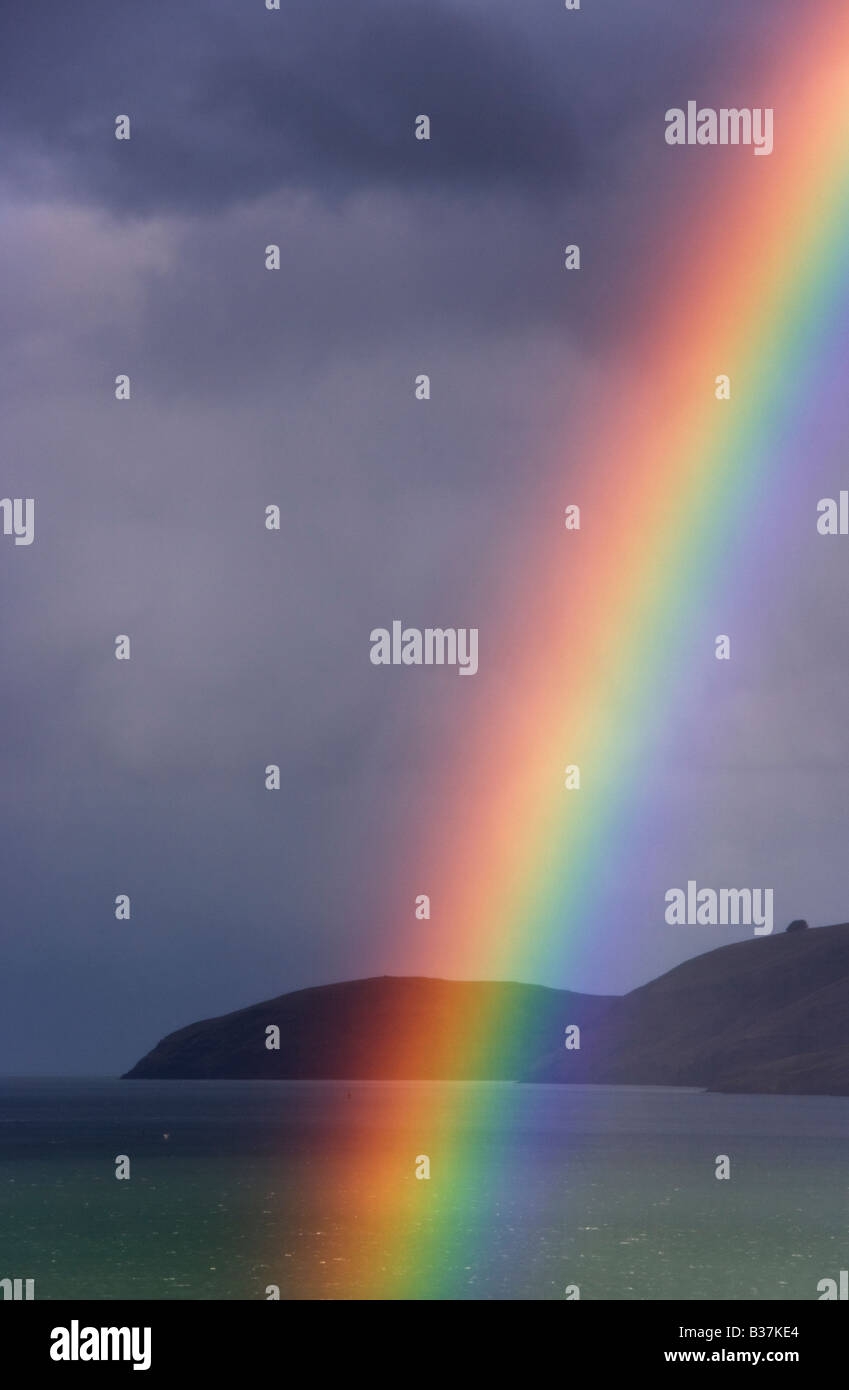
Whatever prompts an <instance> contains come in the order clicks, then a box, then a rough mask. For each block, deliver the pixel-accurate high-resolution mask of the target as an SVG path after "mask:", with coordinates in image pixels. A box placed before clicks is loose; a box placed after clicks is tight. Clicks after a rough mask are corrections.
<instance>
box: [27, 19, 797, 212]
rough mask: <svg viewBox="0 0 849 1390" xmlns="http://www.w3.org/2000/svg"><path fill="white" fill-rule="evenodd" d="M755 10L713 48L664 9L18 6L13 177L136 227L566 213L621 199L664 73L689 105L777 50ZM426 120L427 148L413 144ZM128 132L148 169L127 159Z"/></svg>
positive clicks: (135, 154) (717, 27)
mask: <svg viewBox="0 0 849 1390" xmlns="http://www.w3.org/2000/svg"><path fill="white" fill-rule="evenodd" d="M785 2H786V0H785ZM783 7H784V6H783V4H782V6H781V8H783ZM752 8H753V13H752V14H751V15H750V16H749V17H748V23H747V24H746V25H745V26H744V27H743V28H742V30H741V29H740V26H739V25H736V26H735V27H734V28H733V29H731V28H730V26H729V34H730V42H729V44H728V45H727V46H726V45H724V44H723V43H722V42H721V36H722V33H723V25H724V22H725V23H727V22H728V21H729V20H730V18H731V14H730V12H729V13H728V14H727V15H726V16H724V18H723V14H722V7H720V13H719V15H718V16H717V17H716V19H715V21H714V27H713V29H712V31H711V33H712V36H713V39H714V43H713V44H708V45H705V44H704V43H703V42H701V41H700V39H699V25H698V22H697V21H696V22H695V23H694V24H692V25H690V24H688V23H687V22H686V21H684V20H683V19H682V17H681V16H680V15H676V14H674V13H673V12H672V11H671V9H670V6H669V5H668V4H666V3H665V0H664V2H663V3H661V2H660V0H652V3H643V4H639V5H635V4H633V3H632V0H627V3H626V0H618V3H616V4H613V5H610V4H608V5H605V6H604V7H594V6H592V5H588V6H587V7H586V10H585V11H584V12H581V14H580V15H579V16H577V15H576V16H574V17H570V16H566V15H564V14H562V13H561V12H560V8H559V7H558V6H556V5H553V4H551V3H550V0H523V3H522V5H521V6H517V5H514V4H512V3H507V0H497V3H487V4H482V3H467V4H460V3H447V0H442V3H430V4H428V5H420V4H415V3H412V0H409V2H406V0H357V3H356V4H352V5H343V4H334V5H327V4H318V3H315V0H287V3H286V4H285V6H284V8H283V10H282V11H281V12H280V13H279V14H274V13H269V12H267V11H266V10H265V9H264V6H263V5H262V4H261V0H251V2H250V3H243V4H240V5H235V4H231V3H228V0H197V3H195V4H188V3H184V4H181V5H176V6H175V5H174V4H173V3H172V0H148V3H146V4H145V5H144V6H139V5H138V4H136V3H134V2H132V0H77V2H76V3H74V4H72V5H70V4H68V3H66V0H47V2H46V3H41V4H39V5H29V4H24V3H17V4H15V3H13V4H10V5H7V6H5V7H4V10H3V15H2V19H0V117H2V122H3V126H4V130H5V132H6V140H7V143H6V149H5V154H4V161H3V167H4V168H5V169H6V171H7V172H9V171H11V172H13V173H14V174H15V176H16V177H19V178H25V179H26V178H28V179H30V180H32V179H36V178H38V177H39V176H40V177H46V176H47V175H46V172H45V166H44V161H46V163H47V165H49V166H52V167H53V168H54V170H59V171H61V177H62V179H63V180H64V182H65V183H66V185H67V187H69V188H72V189H73V190H74V192H75V194H76V195H77V196H80V195H82V196H90V197H93V198H95V199H97V200H99V201H102V202H104V203H106V204H107V205H109V206H111V207H114V208H119V209H124V210H127V211H134V212H145V211H147V212H150V211H153V210H161V209H183V210H188V209H195V210H197V209H201V208H214V207H219V206H222V205H224V204H227V203H230V202H234V201H240V200H244V199H251V198H255V197H259V196H262V195H263V194H267V193H269V192H272V191H274V190H277V189H280V188H288V189H319V190H320V191H321V194H322V196H323V197H326V198H329V199H334V198H339V197H342V196H345V195H347V194H350V193H351V192H354V191H362V190H363V189H369V188H388V187H392V188H407V189H417V190H420V189H421V188H422V187H427V186H428V185H432V186H436V187H440V188H442V189H444V190H446V191H448V192H450V193H451V194H452V196H465V195H467V194H468V193H474V192H476V191H478V190H481V189H498V190H501V191H507V190H510V189H512V190H513V191H514V192H517V191H520V192H525V193H531V194H533V195H535V196H540V197H544V198H546V199H550V198H552V197H557V196H558V195H563V194H564V193H567V192H568V191H570V190H575V189H580V188H582V187H584V186H586V185H587V184H588V183H589V184H590V185H595V186H599V185H601V184H603V182H604V180H605V178H606V177H607V176H608V174H609V166H610V162H611V160H613V161H614V163H615V162H617V160H618V158H620V157H622V156H625V157H627V153H628V152H627V142H628V132H629V128H630V126H631V124H632V122H633V120H634V117H635V115H637V113H638V112H639V108H640V104H641V102H642V101H644V99H645V97H646V94H647V93H648V92H650V91H651V90H652V85H653V81H654V79H656V77H657V76H658V74H664V73H669V72H670V71H671V72H674V74H675V83H676V85H677V86H680V84H682V83H686V82H687V81H688V80H689V78H690V76H691V75H692V76H695V75H696V74H700V75H701V76H702V77H705V75H708V76H709V75H710V74H711V73H712V72H722V73H724V74H725V76H726V78H727V76H728V75H729V73H733V71H734V70H735V67H737V66H739V65H741V64H745V63H746V61H747V60H748V59H750V58H751V45H752V44H753V43H755V42H757V43H761V42H762V36H761V35H760V33H759V28H758V18H757V16H758V10H759V8H760V7H759V6H754V7H752ZM775 8H776V7H775V5H773V7H772V11H771V13H773V16H774V11H775ZM659 36H660V37H661V38H662V42H659ZM662 109H663V107H662V106H660V107H659V108H658V110H657V112H656V113H655V120H659V119H660V116H661V115H662ZM421 112H424V113H427V114H429V115H430V116H431V117H432V120H433V131H434V138H433V139H432V141H431V142H430V143H429V144H424V143H423V142H422V143H420V142H416V141H414V140H413V138H412V130H413V121H414V118H415V117H416V116H417V115H418V114H419V113H421ZM124 113H126V114H129V115H130V116H131V118H132V120H133V142H132V158H131V159H129V158H128V157H127V156H128V150H127V148H126V147H125V146H124V145H123V144H122V143H120V142H117V141H115V140H114V138H113V128H114V118H115V116H116V115H118V114H124ZM623 136H624V138H625V147H624V149H623V148H622V146H621V141H622V138H623ZM590 151H591V155H590V153H589V152H590Z"/></svg>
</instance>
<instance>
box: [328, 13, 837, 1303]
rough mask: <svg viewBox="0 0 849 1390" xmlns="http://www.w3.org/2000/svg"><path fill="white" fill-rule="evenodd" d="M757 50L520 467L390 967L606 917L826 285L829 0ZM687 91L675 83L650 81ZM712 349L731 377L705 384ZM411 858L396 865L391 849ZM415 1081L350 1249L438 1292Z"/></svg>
mask: <svg viewBox="0 0 849 1390" xmlns="http://www.w3.org/2000/svg"><path fill="white" fill-rule="evenodd" d="M775 52H776V55H777V59H778V61H776V62H775V65H774V71H773V72H772V73H771V74H770V73H766V74H762V75H761V77H760V78H758V79H756V80H753V81H752V82H751V83H750V90H747V101H748V102H751V103H752V104H755V105H763V106H772V107H773V108H774V109H775V149H774V152H773V153H772V154H771V155H770V156H769V157H768V158H761V159H756V158H753V157H752V151H751V150H744V149H738V150H714V149H695V150H692V151H689V150H679V149H676V148H670V149H669V150H668V152H667V153H666V157H667V158H668V159H669V160H673V161H674V160H682V161H697V164H696V165H695V167H694V165H693V164H692V163H690V164H689V165H688V170H687V172H688V173H689V174H693V173H695V175H696V178H697V180H698V186H699V188H700V189H701V192H700V193H699V195H698V196H697V198H696V200H695V205H693V203H692V202H691V203H690V205H688V206H684V207H683V208H682V209H680V210H679V211H676V213H675V215H674V216H673V217H671V218H669V219H668V220H667V219H665V218H664V219H663V220H662V221H661V225H660V227H659V232H658V238H657V240H658V246H659V248H660V250H659V254H660V255H661V258H662V259H661V264H662V266H663V275H664V280H665V284H666V291H665V293H664V295H663V300H662V303H661V304H657V303H656V302H654V303H651V304H649V303H642V304H640V303H638V302H636V300H635V305H634V306H632V309H631V311H630V312H631V313H632V314H633V313H636V314H637V316H638V318H637V322H636V323H634V324H631V325H630V331H629V332H627V333H625V334H623V338H625V340H626V341H627V348H628V356H627V359H625V358H623V359H622V360H621V361H620V362H619V363H617V366H616V369H615V370H614V372H613V373H612V379H611V381H610V383H609V385H608V387H607V390H606V396H607V398H606V400H604V401H603V402H600V403H598V402H596V403H594V405H595V407H596V409H595V411H594V414H593V416H592V418H589V419H587V420H585V421H584V422H583V425H582V427H581V429H580V432H579V433H580V440H581V444H580V458H576V455H575V451H574V441H573V440H570V465H569V469H568V484H565V483H564V476H565V472H566V470H562V471H561V475H560V476H557V477H555V478H554V479H553V480H552V481H551V482H550V484H549V485H547V487H546V489H545V490H541V492H540V495H539V497H538V499H537V506H536V526H535V534H534V535H533V537H532V540H531V545H532V552H533V553H532V558H529V553H528V551H529V550H530V547H529V546H528V537H527V536H523V537H521V538H520V540H519V544H518V547H517V548H518V551H519V553H518V554H517V557H516V561H515V563H510V565H509V571H510V580H509V586H508V584H507V583H506V582H505V592H504V596H503V611H504V614H505V619H504V621H505V624H506V625H509V624H510V623H511V622H512V624H513V630H512V634H511V639H510V641H509V642H506V643H505V648H506V649H508V650H511V651H514V652H516V653H520V656H517V658H516V670H517V671H521V672H522V673H523V674H522V675H521V676H517V677H516V679H515V680H505V681H504V683H503V687H502V689H503V695H502V696H501V697H500V698H499V700H498V701H497V702H496V703H495V704H494V705H492V706H491V707H490V708H489V709H488V710H487V712H486V718H485V720H481V721H479V733H478V735H477V737H476V741H475V743H474V744H473V746H471V747H469V746H466V747H465V748H464V749H463V750H462V756H461V757H459V758H458V759H457V760H456V761H457V764H458V766H457V770H456V771H455V772H454V773H451V774H449V776H448V777H447V778H446V781H445V785H444V789H443V798H442V799H443V804H444V805H445V806H446V808H448V811H447V813H446V816H445V827H444V828H442V827H439V828H436V829H434V830H433V831H432V832H431V834H430V835H429V837H426V844H425V845H422V846H419V847H418V851H417V852H418V853H420V855H421V859H422V862H427V863H428V864H431V863H433V864H435V865H437V872H436V875H435V886H434V888H433V897H434V901H438V902H439V904H440V911H439V912H438V913H435V917H434V920H433V921H432V922H430V923H429V924H428V933H427V941H426V948H423V949H425V950H426V956H427V958H428V959H429V963H430V967H431V968H430V969H427V968H425V969H424V970H423V969H421V968H420V967H421V966H422V965H425V960H423V959H422V958H421V957H420V958H419V959H418V960H417V961H416V970H415V972H412V971H411V972H410V973H429V974H435V973H438V974H440V975H443V976H445V975H447V976H451V977H453V978H461V979H463V978H464V979H470V978H471V979H520V980H538V981H542V982H547V981H551V980H556V981H558V982H560V980H562V978H563V967H564V955H565V953H566V952H567V951H568V952H569V953H570V960H574V958H575V957H576V955H577V953H578V952H579V951H581V950H587V949H588V943H587V941H586V926H585V924H586V923H588V922H594V921H598V920H603V918H602V917H601V915H600V913H599V904H600V902H601V901H602V900H603V897H604V893H605V891H606V874H607V871H606V867H605V866H606V865H607V864H609V862H610V861H611V859H613V860H616V859H617V856H620V857H621V853H622V851H621V846H622V844H623V842H624V841H625V840H626V839H627V836H628V831H629V824H631V821H630V818H631V817H633V816H634V815H635V813H636V810H637V806H638V803H639V798H640V795H641V783H640V777H639V773H640V768H641V766H642V765H643V762H644V760H645V759H646V757H647V756H650V755H651V753H652V750H654V749H655V748H657V746H658V745H659V744H660V742H661V741H662V740H663V739H664V737H666V736H668V730H669V727H670V726H671V725H672V724H673V723H674V720H675V717H676V715H677V714H678V713H679V711H680V710H681V709H682V707H683V706H684V704H685V703H686V697H687V682H688V677H687V673H686V662H685V661H683V660H682V651H684V650H686V649H687V643H688V640H690V641H692V640H693V639H692V634H693V631H694V629H695V630H696V631H697V632H698V634H699V640H700V641H701V640H705V641H708V642H711V643H712V640H713V636H714V633H713V630H712V629H711V630H708V629H707V628H705V627H704V621H705V620H704V617H703V613H704V608H705V605H706V603H707V602H708V601H710V600H711V599H714V600H715V599H716V597H717V595H718V594H721V593H723V592H728V591H729V588H730V586H731V585H732V584H733V583H734V580H735V563H734V560H733V557H734V556H735V554H738V553H739V551H740V543H741V539H742V537H743V535H744V527H745V526H746V524H747V522H748V519H749V517H750V515H751V512H752V508H753V504H754V502H755V499H757V498H758V497H760V496H761V495H762V494H763V492H764V490H766V489H771V490H774V489H775V488H776V487H777V486H779V485H780V481H781V476H782V475H783V470H784V469H786V468H788V467H790V466H793V467H795V468H798V467H799V466H800V460H799V457H798V453H796V454H795V455H794V457H793V458H792V459H788V457H787V452H788V451H787V450H786V449H784V448H783V439H784V437H785V435H786V434H787V432H788V431H792V430H793V426H794V421H795V420H796V419H797V417H798V414H799V411H800V410H801V409H802V408H803V403H804V401H805V399H806V394H807V393H809V392H810V391H811V390H812V389H815V388H816V384H817V381H818V379H819V375H820V374H821V373H822V372H823V370H825V369H826V366H827V364H828V354H829V349H830V346H831V345H832V341H833V336H832V335H833V333H834V331H835V328H836V326H838V325H839V324H840V323H841V321H842V319H841V316H845V311H846V307H847V306H846V294H847V286H849V10H847V7H846V5H845V0H841V2H840V3H834V4H832V3H830V0H829V3H826V4H818V5H815V6H810V7H805V8H804V10H803V11H802V13H801V14H800V15H798V16H796V17H794V19H793V22H792V33H791V32H789V31H788V34H787V41H786V43H785V42H784V41H783V37H782V42H780V43H778V44H777V45H776V48H775ZM691 95H692V93H689V92H682V93H675V94H672V93H671V94H670V101H669V105H670V106H672V105H684V104H685V102H686V99H687V98H688V97H689V96H691ZM703 100H705V101H706V102H709V101H711V100H712V98H711V97H710V96H708V95H707V94H704V95H703ZM663 115H664V113H663V112H662V111H659V112H658V126H657V128H658V141H659V142H662V141H663ZM702 170H703V171H704V177H703V178H702V177H701V171H702ZM581 273H582V274H585V273H590V272H589V271H587V270H586V269H585V270H584V271H582V272H581ZM824 364H826V366H824ZM721 373H725V374H727V375H728V376H729V377H730V378H731V382H732V398H731V400H730V401H721V400H717V399H716V396H715V391H714V383H715V380H716V377H717V376H718V375H719V374H721ZM599 406H600V407H601V408H599ZM576 464H577V470H576V467H575V465H576ZM802 466H804V459H802ZM564 489H565V490H564ZM569 503H578V504H579V505H580V507H581V515H582V522H581V530H580V531H578V532H570V531H567V530H566V529H565V527H564V524H563V511H564V506H565V505H567V504H569ZM813 505H814V504H813V502H812V512H811V518H810V524H811V526H813V525H814V521H815V517H814V511H813ZM523 547H524V548H525V553H522V549H523ZM743 549H745V547H743ZM517 575H519V576H522V578H521V579H520V582H519V588H518V591H517V589H516V576H517ZM508 590H509V591H508ZM511 614H512V615H513V617H512V618H511V617H510V616H509V615H511ZM529 619H530V622H529ZM482 650H483V648H482ZM482 659H483V657H482ZM528 673H530V674H528ZM493 750H497V756H494V753H493ZM567 764H578V765H579V766H580V769H581V783H582V785H581V790H580V792H569V791H566V790H565V789H564V777H563V771H564V767H565V766H566V765H567ZM407 875H408V883H409V881H410V879H413V880H415V879H416V874H415V873H413V872H411V871H410V866H409V865H408V866H407ZM418 881H420V876H419V880H418ZM415 891H417V892H418V891H421V889H420V888H418V887H417V888H416V889H415ZM406 896H407V897H409V888H408V889H407V893H406ZM420 940H421V934H420ZM434 966H436V969H434V968H433V967H434ZM509 1024H510V1021H509V1020H506V1019H503V1018H501V1017H488V1018H483V1019H481V1018H477V1019H473V1020H470V1021H469V1023H468V1026H467V1027H466V1028H465V1029H464V1031H463V1034H462V1036H457V1037H456V1039H455V1040H454V1043H455V1046H456V1049H457V1053H458V1055H462V1056H464V1057H468V1058H470V1059H473V1058H474V1057H475V1055H476V1054H477V1053H478V1052H479V1051H480V1050H482V1049H485V1048H486V1044H487V1039H488V1038H489V1037H491V1036H492V1033H493V1031H494V1030H496V1029H503V1028H505V1027H509ZM506 1090H507V1088H504V1087H501V1088H494V1089H493V1091H492V1097H489V1095H488V1093H487V1092H486V1088H483V1098H482V1099H481V1100H480V1101H479V1103H480V1104H481V1105H483V1106H486V1105H490V1104H506V1103H507V1102H506V1101H504V1099H503V1096H504V1093H505V1091H506ZM430 1096H431V1092H430V1091H429V1090H428V1088H427V1087H426V1086H425V1087H423V1088H422V1090H421V1096H420V1098H419V1101H418V1102H417V1103H416V1104H417V1107H418V1108H417V1113H416V1115H415V1116H414V1117H413V1116H411V1117H409V1118H410V1125H409V1128H410V1131H411V1133H413V1132H415V1133H416V1134H418V1135H420V1139H419V1141H418V1146H417V1147H415V1148H413V1149H412V1152H409V1151H408V1152H406V1153H405V1154H404V1155H403V1156H402V1155H400V1154H398V1153H396V1152H395V1151H394V1150H393V1151H392V1153H388V1152H387V1154H386V1155H385V1156H383V1157H381V1155H376V1154H375V1153H374V1151H373V1145H371V1144H370V1146H369V1148H368V1151H366V1149H364V1150H363V1152H362V1154H361V1156H360V1157H361V1162H362V1165H363V1184H364V1189H363V1190H364V1192H365V1190H366V1189H368V1192H369V1193H370V1197H369V1198H368V1203H369V1205H368V1210H369V1212H370V1217H369V1220H370V1222H371V1225H370V1228H369V1229H370V1231H371V1237H372V1239H371V1240H370V1242H369V1250H370V1252H371V1253H370V1254H369V1255H368V1256H365V1255H363V1257H362V1260H361V1261H360V1269H359V1272H358V1274H359V1278H360V1279H362V1280H363V1281H364V1282H365V1286H366V1287H367V1288H368V1291H369V1292H368V1294H367V1295H366V1296H369V1297H375V1298H432V1297H452V1296H456V1294H457V1292H458V1288H457V1287H455V1286H454V1284H453V1283H452V1280H451V1278H446V1277H443V1276H442V1275H440V1273H439V1248H440V1239H441V1235H442V1232H441V1229H440V1221H441V1218H440V1216H439V1210H440V1205H439V1203H440V1199H439V1184H440V1182H443V1181H448V1180H449V1176H448V1175H450V1181H451V1182H452V1183H457V1184H460V1185H462V1184H463V1182H464V1181H465V1180H466V1178H467V1176H468V1174H467V1173H466V1170H465V1167H464V1165H466V1164H468V1163H469V1162H471V1158H470V1155H469V1153H468V1152H466V1150H465V1147H464V1142H465V1141H463V1139H462V1138H461V1137H460V1134H459V1129H460V1126H459V1125H458V1124H456V1121H457V1120H458V1118H459V1107H461V1106H462V1107H467V1106H468V1105H469V1098H468V1094H467V1093H466V1092H465V1091H464V1092H463V1094H462V1096H461V1095H459V1094H458V1098H457V1101H456V1105H457V1111H456V1113H455V1114H454V1116H453V1120H452V1115H451V1114H448V1113H446V1112H445V1109H444V1106H445V1104H446V1102H445V1101H444V1099H443V1100H441V1101H440V1105H441V1106H442V1107H443V1108H442V1109H441V1110H440V1111H439V1114H438V1115H437V1114H436V1113H435V1110H433V1109H432V1108H431V1109H429V1107H434V1106H435V1105H436V1102H435V1101H433V1100H432V1099H430ZM496 1097H502V1099H496ZM466 1118H467V1119H468V1116H466ZM419 1150H421V1151H423V1152H427V1153H429V1154H430V1156H431V1159H432V1162H433V1166H434V1176H433V1178H432V1180H431V1181H430V1182H415V1181H414V1179H413V1155H414V1154H415V1153H417V1152H418V1151H419ZM505 1161H507V1160H505ZM412 1189H415V1191H413V1190H412ZM364 1200H365V1198H364ZM429 1208H430V1215H428V1209H429ZM375 1251H379V1252H380V1253H379V1254H378V1255H375V1253H374V1252H375ZM356 1263H357V1258H356V1257H352V1264H356ZM357 1282H358V1280H357V1279H354V1280H353V1282H352V1287H354V1286H355V1285H356V1284H357ZM354 1296H362V1293H361V1292H360V1293H358V1294H355V1295H354ZM461 1296H467V1295H465V1294H461Z"/></svg>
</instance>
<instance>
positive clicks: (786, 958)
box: [527, 923, 849, 1095]
mask: <svg viewBox="0 0 849 1390" xmlns="http://www.w3.org/2000/svg"><path fill="white" fill-rule="evenodd" d="M527 1079H528V1080H536V1081H592V1082H606V1083H619V1084H629V1085H676V1086H704V1087H707V1088H708V1089H710V1090H713V1091H758V1092H770V1091H779V1092H783V1093H790V1092H798V1093H807V1094H821V1095H847V1094H849V923H844V924H842V925H840V926H833V927H820V928H819V929H818V930H817V931H799V932H793V933H790V934H789V935H788V934H787V933H786V932H782V933H781V934H779V935H774V936H766V937H758V938H756V939H753V940H751V941H743V942H738V943H735V944H734V945H732V946H721V947H719V948H718V949H717V950H715V951H708V952H707V953H706V954H705V955H702V956H696V957H695V958H694V959H693V960H688V961H685V962H684V964H683V965H678V966H676V967H675V969H674V970H670V971H669V972H668V973H667V974H666V975H661V976H660V978H659V979H657V980H652V981H651V983H650V984H647V985H642V986H641V987H640V988H639V989H635V990H633V991H632V992H631V993H630V994H626V995H625V996H624V997H623V998H622V999H621V1000H619V1001H617V1003H616V1004H615V1006H614V1007H613V1008H611V1009H610V1010H608V1011H607V1013H606V1016H605V1018H604V1019H598V1020H597V1021H596V1023H595V1025H593V1026H592V1027H591V1028H590V1029H589V1030H588V1031H586V1032H584V1031H582V1038H581V1050H580V1052H567V1051H566V1050H565V1049H563V1050H560V1049H558V1050H557V1051H554V1052H552V1053H551V1054H550V1055H549V1056H548V1057H547V1058H545V1059H543V1060H542V1061H540V1062H539V1063H537V1065H536V1066H535V1067H533V1068H532V1069H531V1071H530V1073H529V1074H528V1076H527Z"/></svg>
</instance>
